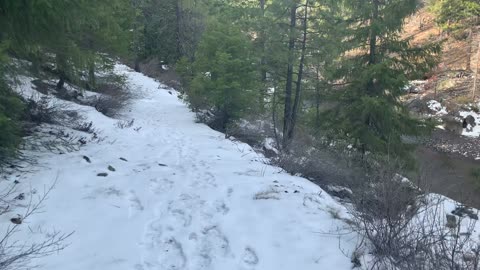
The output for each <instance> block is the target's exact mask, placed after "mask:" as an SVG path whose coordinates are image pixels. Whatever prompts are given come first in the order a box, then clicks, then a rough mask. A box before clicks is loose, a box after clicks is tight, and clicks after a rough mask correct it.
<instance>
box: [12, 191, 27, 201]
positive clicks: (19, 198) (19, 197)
mask: <svg viewBox="0 0 480 270" xmlns="http://www.w3.org/2000/svg"><path fill="white" fill-rule="evenodd" d="M14 199H15V200H20V201H23V200H25V193H20V194H18V195H17V197H15V198H14Z"/></svg>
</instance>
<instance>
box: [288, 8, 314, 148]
mask: <svg viewBox="0 0 480 270" xmlns="http://www.w3.org/2000/svg"><path fill="white" fill-rule="evenodd" d="M308 5H309V0H306V1H305V14H304V16H303V22H302V24H303V29H302V31H303V33H302V52H301V55H300V63H299V66H298V76H297V83H296V85H295V101H294V104H293V110H292V123H291V126H290V130H289V131H288V139H289V140H292V139H293V136H294V133H295V125H296V123H297V116H298V111H299V110H300V107H301V103H300V99H301V98H300V94H301V91H302V79H303V67H304V65H305V53H306V51H307V28H308Z"/></svg>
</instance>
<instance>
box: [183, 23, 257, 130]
mask: <svg viewBox="0 0 480 270" xmlns="http://www.w3.org/2000/svg"><path fill="white" fill-rule="evenodd" d="M257 79H258V77H257V76H256V67H255V60H254V59H253V56H252V53H251V42H250V40H249V39H248V37H247V36H246V35H245V34H244V33H242V32H241V31H240V29H238V28H237V27H236V26H235V25H233V24H231V23H228V22H219V21H216V20H214V19H212V20H211V21H210V22H209V24H208V26H207V29H206V31H205V33H204V34H203V37H202V39H201V41H200V44H199V45H198V50H197V52H196V57H195V61H194V62H193V64H192V70H191V80H189V81H190V82H189V91H188V99H189V101H190V103H191V105H192V107H193V108H195V109H196V110H203V109H207V110H212V111H213V112H214V113H215V114H216V116H217V120H218V123H216V125H217V126H218V128H220V129H223V130H225V129H226V128H227V124H228V123H230V122H231V121H233V120H236V119H238V118H239V117H241V116H243V115H244V114H245V113H246V112H252V110H255V109H256V101H257V100H258V99H257V98H256V95H257V92H256V87H257V82H258V80H257Z"/></svg>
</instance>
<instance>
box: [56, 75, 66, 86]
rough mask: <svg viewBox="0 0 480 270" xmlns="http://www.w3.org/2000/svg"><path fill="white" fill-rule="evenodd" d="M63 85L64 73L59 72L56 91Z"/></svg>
mask: <svg viewBox="0 0 480 270" xmlns="http://www.w3.org/2000/svg"><path fill="white" fill-rule="evenodd" d="M64 85H65V73H64V72H63V71H60V75H59V80H58V83H57V90H62V89H63V86H64Z"/></svg>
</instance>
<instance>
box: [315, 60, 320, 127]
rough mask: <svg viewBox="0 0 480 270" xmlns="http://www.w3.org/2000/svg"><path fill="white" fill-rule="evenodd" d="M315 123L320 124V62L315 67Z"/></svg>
mask: <svg viewBox="0 0 480 270" xmlns="http://www.w3.org/2000/svg"><path fill="white" fill-rule="evenodd" d="M315 74H316V82H315V125H316V126H317V127H319V126H320V64H317V66H316V67H315Z"/></svg>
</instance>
